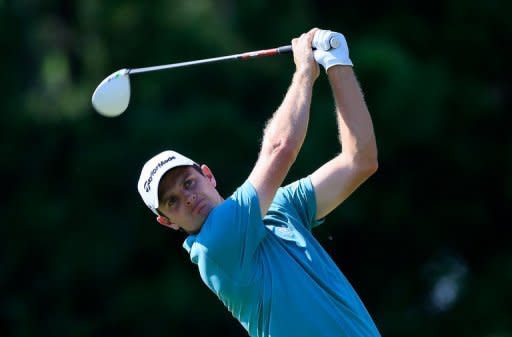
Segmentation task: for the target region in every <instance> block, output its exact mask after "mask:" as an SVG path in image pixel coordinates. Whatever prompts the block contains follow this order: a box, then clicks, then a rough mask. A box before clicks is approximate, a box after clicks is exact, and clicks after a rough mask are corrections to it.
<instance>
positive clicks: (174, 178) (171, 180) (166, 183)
mask: <svg viewBox="0 0 512 337" xmlns="http://www.w3.org/2000/svg"><path fill="white" fill-rule="evenodd" d="M190 170H194V168H193V167H192V166H179V167H175V168H173V169H170V170H169V171H167V172H165V174H164V175H163V176H162V179H160V183H159V184H158V194H159V195H161V194H162V193H165V192H167V191H169V190H172V189H173V188H174V187H175V186H176V184H177V183H178V182H179V181H180V179H182V178H183V177H184V176H185V175H187V174H189V173H190Z"/></svg>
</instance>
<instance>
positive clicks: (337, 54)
mask: <svg viewBox="0 0 512 337" xmlns="http://www.w3.org/2000/svg"><path fill="white" fill-rule="evenodd" d="M333 38H334V39H336V40H337V42H339V46H338V47H337V48H330V47H331V44H330V41H331V39H333ZM312 46H313V47H314V48H316V50H315V51H314V57H315V60H316V61H317V62H318V63H319V64H321V65H322V66H323V67H324V68H325V71H327V70H328V69H329V68H330V67H332V66H335V65H345V66H353V64H352V61H351V60H350V57H349V53H348V45H347V41H346V40H345V37H344V36H343V34H341V33H337V32H332V31H330V30H321V29H318V30H316V32H315V35H314V38H313V41H312Z"/></svg>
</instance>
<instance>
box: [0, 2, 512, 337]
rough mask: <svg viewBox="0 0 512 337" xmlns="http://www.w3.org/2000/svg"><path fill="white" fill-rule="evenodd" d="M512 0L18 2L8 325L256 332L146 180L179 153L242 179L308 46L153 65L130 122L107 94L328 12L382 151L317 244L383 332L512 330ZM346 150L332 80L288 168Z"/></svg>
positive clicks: (14, 13)
mask: <svg viewBox="0 0 512 337" xmlns="http://www.w3.org/2000/svg"><path fill="white" fill-rule="evenodd" d="M511 7H512V6H511V2H510V1H499V0H495V1H493V0H490V1H476V0H471V1H461V0H448V1H433V2H427V1H422V2H419V3H416V4H414V3H413V2H410V1H395V2H381V3H377V4H376V3H373V4H370V3H369V2H358V3H354V2H343V1H340V2H334V1H328V0H319V1H306V0H295V1H277V2H276V1H265V0H259V1H256V0H249V1H243V2H242V1H241V2H236V1H232V0H221V1H212V0H198V1H185V0H182V1H178V0H167V1H160V0H156V1H146V2H143V1H135V0H125V1H120V0H115V1H97V0H87V1H85V0H75V1H52V0H42V1H30V0H20V1H5V0H0V39H1V40H0V45H1V46H2V48H1V49H2V52H1V53H0V61H1V64H2V65H3V67H2V71H1V74H2V79H3V80H2V81H0V89H1V90H0V92H1V95H2V100H1V102H0V108H1V114H0V118H1V121H0V125H1V126H0V127H1V132H0V139H1V142H0V149H1V154H2V156H1V159H0V160H1V169H2V199H1V200H2V202H1V203H0V207H1V209H0V211H1V212H0V217H1V218H0V219H1V226H0V237H1V238H2V240H1V245H0V291H1V295H0V336H77V337H79V336H145V337H153V336H155V337H156V336H245V335H246V334H245V331H244V330H243V329H242V327H241V326H240V325H239V323H238V322H237V321H236V320H235V319H234V318H232V317H231V315H230V314H229V313H228V312H227V311H226V310H225V309H224V307H223V305H222V304H221V302H220V301H219V300H217V298H216V297H215V296H214V295H213V294H212V293H211V292H210V291H209V290H208V289H207V288H206V287H205V286H204V285H203V284H202V282H201V280H200V278H199V275H198V273H197V271H196V268H195V266H194V265H193V264H192V263H191V262H190V261H189V259H188V256H187V254H186V252H185V251H184V250H183V249H182V248H181V243H182V241H183V239H184V236H183V235H182V234H181V233H175V232H172V231H170V230H166V229H165V228H163V227H161V226H159V225H157V223H156V222H155V221H154V219H153V216H152V215H151V213H150V211H149V210H148V209H147V208H146V207H145V206H144V205H143V203H142V201H141V200H140V198H139V195H138V193H137V190H136V183H137V179H138V174H139V170H140V169H141V167H142V165H143V163H144V162H145V161H146V160H147V159H148V158H149V157H151V156H153V155H154V154H156V153H158V152H159V151H161V150H164V149H168V148H172V149H175V150H177V151H180V152H183V153H185V154H188V155H189V156H191V157H192V158H194V159H195V160H196V161H198V162H200V163H207V164H208V165H209V166H210V168H211V169H212V170H213V172H214V173H215V175H216V178H217V181H218V182H219V190H220V191H221V193H222V194H224V195H228V194H230V193H231V192H232V191H234V189H235V188H236V187H237V186H238V185H239V184H241V183H242V182H243V180H244V179H245V178H246V177H247V176H248V174H249V172H250V169H251V168H252V166H253V164H254V162H255V160H256V156H257V152H258V148H259V143H260V140H261V130H262V128H263V126H264V124H265V121H266V120H267V119H268V118H269V117H270V116H271V114H272V113H273V111H274V110H275V109H276V108H277V107H278V105H279V103H280V101H281V99H282V97H283V96H284V94H285V92H286V89H287V87H288V84H289V81H290V78H291V75H292V73H293V70H294V66H293V61H292V58H291V56H290V55H285V56H279V57H274V58H265V59H257V60H250V61H246V62H230V63H223V64H214V65H203V66H197V67H194V68H186V69H176V70H169V71H167V72H158V73H149V74H144V75H134V76H133V77H132V100H131V103H130V106H129V108H128V110H127V111H126V112H125V113H124V114H123V115H122V116H120V117H119V118H115V119H108V118H104V117H102V116H100V115H98V114H96V113H95V112H94V110H93V109H92V107H91V104H90V98H91V95H92V92H93V91H94V89H95V88H96V86H97V85H98V84H99V83H100V81H101V80H103V78H105V77H106V76H107V75H109V74H110V73H112V72H114V71H115V70H117V69H120V68H124V67H142V66H149V65H158V64H165V63H174V62H181V61H188V60H195V59H200V58H207V57H215V56H220V55H226V54H233V53H239V52H244V51H250V50H257V49H265V48H271V47H277V46H281V45H285V44H289V42H290V40H291V39H292V38H293V37H295V36H297V35H299V34H300V33H302V32H304V31H307V30H309V29H310V28H311V27H314V26H317V27H321V28H326V29H331V30H336V31H340V32H343V33H344V34H345V35H346V37H347V40H348V43H349V47H350V50H351V58H352V60H353V61H354V64H355V70H356V73H357V75H358V78H359V80H360V82H361V85H362V87H363V90H364V92H365V96H366V100H367V103H368V106H369V108H370V111H371V113H372V116H373V121H374V127H375V133H376V136H377V140H378V146H379V164H380V168H379V171H378V172H377V173H376V175H374V176H373V177H372V178H371V179H370V180H369V181H368V182H367V183H365V184H364V185H363V186H362V187H361V188H360V189H359V190H358V191H357V192H356V193H355V194H354V195H353V196H352V197H351V198H350V199H349V200H347V201H346V202H345V203H344V204H343V205H342V206H341V207H340V208H338V209H337V210H336V211H335V212H334V213H333V214H331V215H330V216H329V217H328V219H327V222H326V224H325V225H323V226H321V227H320V228H319V229H318V230H317V231H316V235H317V237H318V240H319V241H320V242H321V243H322V244H323V245H324V246H325V247H326V249H327V250H328V251H329V253H331V254H332V256H333V258H334V259H335V261H336V262H337V263H338V265H339V266H340V268H341V269H342V270H343V271H344V273H345V274H346V276H347V277H348V278H349V280H350V281H351V282H352V284H353V285H354V287H355V288H356V289H357V291H358V292H359V294H360V296H361V297H362V299H363V301H364V302H365V304H366V305H367V308H368V310H369V311H370V312H371V314H372V316H373V317H374V319H375V321H376V323H377V325H378V327H379V328H380V330H381V332H382V334H383V335H385V336H475V337H476V336H478V337H506V336H512V287H511V284H512V249H511V247H510V241H511V240H510V239H511V236H512V235H511V232H512V231H511V221H510V205H509V204H510V201H511V199H512V178H511V164H512V160H511V158H512V157H511V153H512V148H511V146H512V144H511V137H510V132H509V130H508V128H509V123H510V117H509V116H508V113H509V112H510V80H509V75H510V67H509V66H508V62H509V60H510V54H507V52H506V49H507V47H506V46H507V45H510V42H511V36H512V34H511V33H512V24H511V21H510V18H509V16H510V13H511V12H512V8H511ZM506 69H509V70H508V71H507V70H506ZM506 74H509V75H506ZM337 151H338V144H337V141H336V124H335V118H334V113H333V102H332V96H331V92H330V89H329V86H328V84H327V81H326V77H325V75H324V74H323V72H322V75H321V77H320V79H319V80H318V82H317V85H316V86H315V90H314V100H313V104H312V114H311V123H310V129H309V133H308V137H307V139H306V143H305V145H304V147H303V150H302V152H301V154H300V156H299V158H298V160H297V163H296V164H295V166H294V167H293V168H292V170H291V172H290V175H289V178H288V179H287V181H286V182H291V181H292V180H293V179H296V178H298V177H301V176H304V175H306V174H308V173H310V172H312V171H313V170H314V169H315V168H316V167H318V166H319V165H320V164H322V163H323V162H324V161H326V160H328V159H329V158H330V157H332V156H333V155H334V154H335V153H336V152H337ZM291 337H293V336H291Z"/></svg>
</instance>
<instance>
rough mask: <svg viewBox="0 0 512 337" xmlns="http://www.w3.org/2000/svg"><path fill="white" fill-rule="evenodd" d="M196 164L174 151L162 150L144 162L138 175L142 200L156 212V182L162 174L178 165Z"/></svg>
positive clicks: (138, 187) (138, 186)
mask: <svg viewBox="0 0 512 337" xmlns="http://www.w3.org/2000/svg"><path fill="white" fill-rule="evenodd" d="M191 165H197V164H196V163H195V162H194V161H193V160H191V159H189V158H187V157H185V156H183V155H181V154H179V153H178V152H174V151H164V152H161V153H159V154H157V155H156V156H154V157H153V158H151V159H150V160H148V161H147V162H146V164H144V167H143V168H142V171H141V173H140V177H139V183H138V184H137V189H138V190H139V194H140V196H141V197H142V200H144V203H145V204H146V205H147V206H148V207H149V209H151V210H152V211H153V213H155V214H158V212H157V211H156V209H157V208H158V183H159V182H160V180H161V179H162V177H163V175H164V174H165V173H166V172H167V171H169V170H171V169H173V168H175V167H179V166H191Z"/></svg>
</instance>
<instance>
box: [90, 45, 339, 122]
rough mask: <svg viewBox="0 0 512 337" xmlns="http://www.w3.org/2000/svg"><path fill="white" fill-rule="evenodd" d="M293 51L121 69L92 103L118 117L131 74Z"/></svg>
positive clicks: (276, 50)
mask: <svg viewBox="0 0 512 337" xmlns="http://www.w3.org/2000/svg"><path fill="white" fill-rule="evenodd" d="M329 43H330V45H331V48H337V47H338V46H339V45H340V41H338V40H337V39H336V38H332V39H331V40H330V41H329ZM290 52H292V46H291V45H288V46H282V47H278V48H272V49H263V50H257V51H251V52H245V53H241V54H233V55H227V56H220V57H213V58H207V59H201V60H196V61H188V62H180V63H172V64H165V65H160V66H152V67H144V68H132V69H127V68H124V69H120V70H118V71H116V72H114V73H112V74H111V75H110V76H108V77H107V78H105V79H104V80H103V81H102V82H101V83H100V84H99V85H98V87H97V88H96V90H95V91H94V93H93V95H92V105H93V107H94V109H96V111H97V112H98V113H99V114H101V115H103V116H106V117H116V116H119V115H120V114H122V113H123V112H124V111H125V110H126V108H127V107H128V104H129V102H130V76H129V75H130V74H139V73H146V72H151V71H159V70H164V69H172V68H182V67H189V66H194V65H198V64H204V63H214V62H221V61H228V60H248V59H252V58H256V57H264V56H274V55H280V54H285V53H290Z"/></svg>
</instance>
